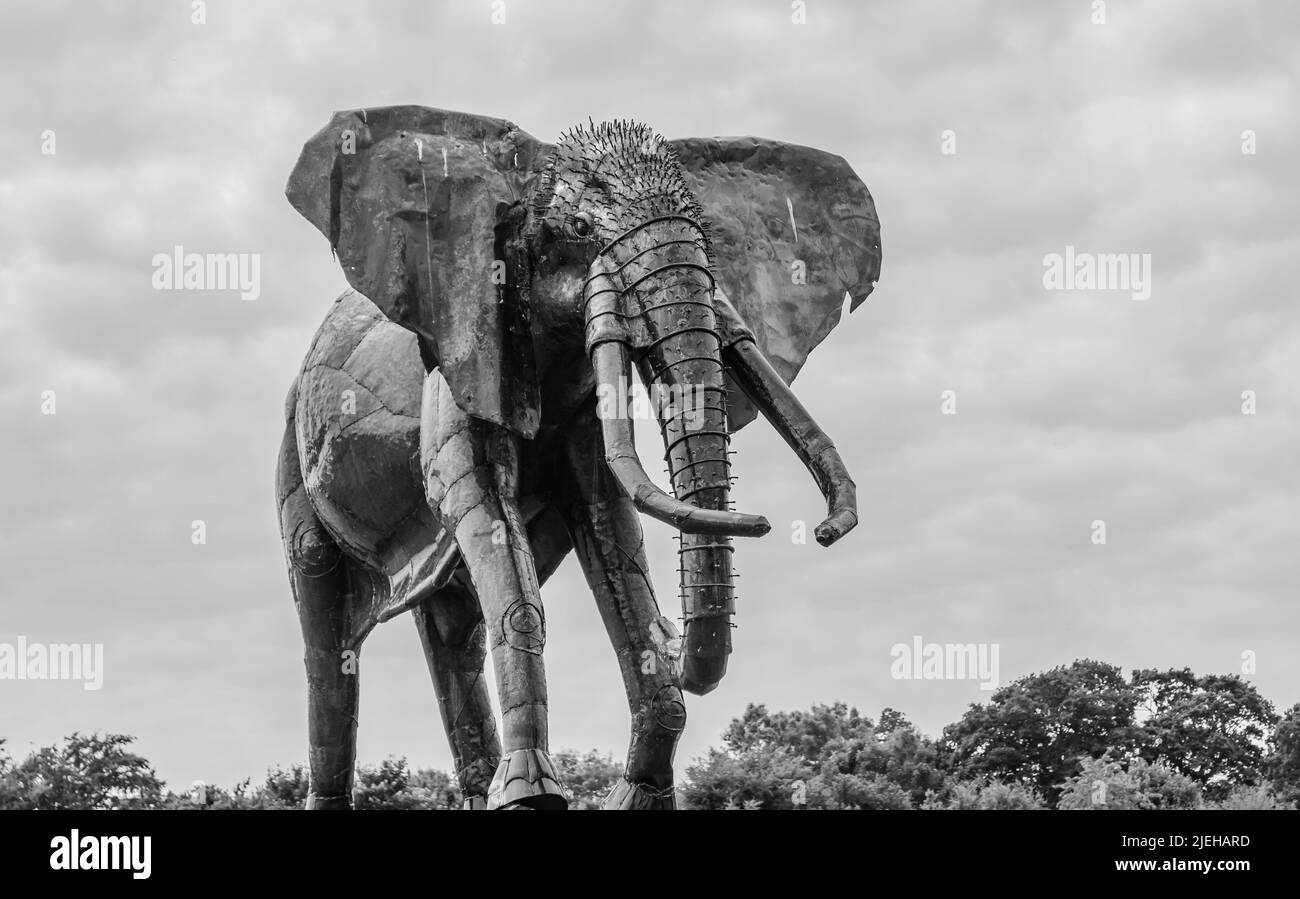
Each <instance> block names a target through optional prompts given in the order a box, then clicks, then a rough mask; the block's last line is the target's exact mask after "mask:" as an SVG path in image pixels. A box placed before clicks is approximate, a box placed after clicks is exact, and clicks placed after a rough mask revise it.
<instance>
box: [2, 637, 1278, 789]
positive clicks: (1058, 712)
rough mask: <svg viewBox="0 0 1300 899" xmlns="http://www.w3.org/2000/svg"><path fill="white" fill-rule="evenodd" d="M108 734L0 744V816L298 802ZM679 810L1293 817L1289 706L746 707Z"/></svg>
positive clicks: (1143, 682)
mask: <svg viewBox="0 0 1300 899" xmlns="http://www.w3.org/2000/svg"><path fill="white" fill-rule="evenodd" d="M133 742H134V738H132V737H129V736H126V735H123V734H106V735H103V736H100V735H98V734H92V735H89V736H85V735H82V734H79V733H74V734H72V735H71V736H68V737H66V738H65V739H64V740H63V741H62V743H61V744H58V745H55V746H47V747H43V748H41V749H37V750H34V751H32V752H31V753H29V754H28V755H27V757H26V758H24V759H22V760H21V761H15V760H14V759H13V758H11V757H10V755H9V754H8V752H7V747H6V745H5V741H4V740H3V739H0V809H68V808H90V809H113V808H168V809H211V810H219V809H301V808H303V807H304V805H305V803H306V799H307V792H308V773H307V771H306V769H305V768H304V767H303V766H302V765H290V766H289V767H287V768H282V767H275V768H272V769H269V770H268V771H267V773H266V777H265V779H264V780H263V781H262V782H261V783H258V784H254V783H253V782H252V781H251V779H245V780H243V781H241V782H240V783H238V784H236V785H235V786H233V787H231V788H229V789H225V788H222V787H217V786H206V787H204V788H203V789H202V790H199V791H197V792H188V791H187V792H181V793H176V792H171V791H167V790H166V789H165V786H164V784H163V783H162V782H161V781H160V780H159V779H158V777H157V775H156V774H155V773H154V769H153V767H152V766H151V765H150V764H149V762H148V761H146V760H145V759H144V758H142V757H141V756H139V755H137V754H136V753H134V752H132V751H131V744H132V743H133ZM553 758H554V761H555V763H556V766H557V769H558V771H559V773H560V777H561V779H562V780H563V781H564V783H565V786H566V788H567V789H568V790H569V792H570V808H575V809H594V808H599V806H600V803H601V802H602V801H603V800H604V798H605V796H606V795H607V794H608V792H609V790H610V789H611V788H612V786H613V785H614V783H615V782H616V781H617V780H618V778H619V777H621V776H622V774H623V767H622V765H621V763H619V762H616V761H615V760H614V758H613V757H612V756H610V755H608V754H602V753H600V752H598V751H596V750H594V749H593V750H590V751H588V752H585V753H579V752H575V751H573V750H560V751H558V752H556V753H555V754H554V756H553ZM679 797H680V800H681V801H680V804H681V805H682V807H684V808H693V809H726V810H758V809H794V808H806V809H926V810H936V809H1039V808H1061V809H1167V808H1210V809H1294V808H1296V806H1297V805H1298V804H1300V705H1295V706H1292V707H1291V708H1290V709H1288V710H1287V711H1286V712H1285V713H1284V714H1283V715H1281V716H1278V715H1277V714H1276V713H1275V712H1274V710H1273V706H1272V705H1271V704H1270V703H1269V702H1268V701H1267V700H1265V699H1264V698H1263V697H1262V696H1260V695H1259V693H1258V691H1257V690H1256V689H1255V688H1254V687H1253V686H1252V685H1251V684H1249V683H1247V682H1246V681H1244V680H1242V679H1241V678H1239V677H1237V676H1235V675H1206V676H1197V675H1195V674H1193V673H1192V672H1191V671H1190V670H1188V669H1185V668H1184V669H1170V670H1167V671H1159V670H1155V669H1143V670H1136V671H1134V672H1133V674H1132V679H1131V680H1126V679H1125V678H1124V676H1123V675H1122V673H1121V672H1120V670H1119V669H1118V668H1116V667H1115V666H1112V665H1107V664H1105V663H1102V662H1096V661H1092V660H1087V659H1085V660H1080V661H1076V662H1075V663H1073V664H1072V665H1068V666H1058V667H1056V668H1053V669H1051V670H1050V671H1046V672H1042V673H1039V674H1032V675H1028V676H1025V677H1022V678H1020V679H1018V680H1016V681H1014V682H1012V683H1010V684H1008V685H1006V686H1005V687H1003V688H1002V689H1000V690H998V691H996V692H995V693H994V694H993V695H992V697H991V698H990V699H989V701H988V702H987V703H985V704H982V705H972V706H970V708H968V709H967V711H966V713H965V714H964V715H963V716H962V717H961V719H960V720H959V721H957V722H956V723H954V724H951V725H949V726H948V727H947V728H945V729H944V732H943V736H942V738H941V740H940V741H939V742H937V743H936V741H934V740H932V739H930V738H929V737H927V736H925V735H924V734H922V733H920V732H919V731H918V730H917V729H916V727H915V726H914V725H913V724H912V723H911V722H910V721H909V720H908V719H907V718H906V717H905V716H904V715H903V714H902V713H900V712H898V711H896V710H894V709H889V708H886V709H884V710H882V711H881V713H880V716H879V718H878V719H877V721H876V722H873V721H872V720H871V719H870V718H867V717H865V716H863V715H861V714H859V713H858V711H857V709H855V708H851V707H849V706H848V705H847V704H845V703H843V702H834V703H830V704H821V703H819V704H816V705H813V706H812V707H811V708H810V709H807V710H797V711H792V712H785V711H778V712H772V711H769V710H768V709H767V708H766V707H765V706H763V705H758V704H750V705H748V706H747V707H746V708H745V710H744V712H743V713H742V714H741V716H740V717H738V718H736V719H734V720H733V721H732V722H731V723H730V724H729V725H728V726H727V728H726V730H725V732H724V733H723V735H722V745H721V746H719V747H716V748H712V749H709V750H708V751H707V753H706V754H705V755H704V756H703V757H702V758H698V759H696V760H695V762H694V763H693V764H691V765H690V766H689V767H688V768H687V771H686V778H685V781H684V783H683V784H682V785H681V787H680V789H679ZM353 799H354V803H355V806H356V807H357V808H359V809H459V808H460V805H461V794H460V790H459V788H458V786H457V784H456V781H455V779H454V778H453V777H452V776H451V775H449V774H447V773H446V772H443V771H435V770H431V769H424V770H418V771H414V772H412V771H411V769H410V767H409V766H408V764H407V762H406V759H404V758H390V759H387V760H385V761H383V762H381V763H380V764H379V765H378V766H365V765H362V766H358V768H357V770H356V783H355V787H354V791H353Z"/></svg>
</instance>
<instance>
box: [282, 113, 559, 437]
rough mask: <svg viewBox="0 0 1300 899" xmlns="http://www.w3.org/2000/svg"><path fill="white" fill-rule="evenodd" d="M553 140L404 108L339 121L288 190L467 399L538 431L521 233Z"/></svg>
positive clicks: (318, 141) (307, 153)
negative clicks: (525, 203) (530, 186)
mask: <svg viewBox="0 0 1300 899" xmlns="http://www.w3.org/2000/svg"><path fill="white" fill-rule="evenodd" d="M544 154H545V145H543V144H541V143H540V142H539V141H537V140H536V139H535V138H533V137H531V136H530V135H528V134H527V133H525V132H523V131H520V130H519V129H518V128H516V127H515V126H514V125H512V124H511V123H509V122H506V121H504V120H501V119H492V118H486V117H483V116H472V115H466V114H464V113H455V112H447V111H445V110H439V109H428V108H425V107H421V106H394V107H387V108H382V109H367V110H356V111H352V112H340V113H336V114H335V115H334V117H333V119H331V121H330V123H329V124H328V125H326V126H325V127H324V128H323V129H321V131H320V132H319V133H317V134H316V136H315V137H313V138H312V139H311V140H309V141H308V142H307V144H306V146H304V147H303V151H302V155H301V156H300V157H299V159H298V164H297V165H296V166H295V167H294V169H293V173H292V174H291V175H290V176H289V184H288V186H287V187H286V189H285V194H286V195H287V196H288V198H289V202H290V203H291V204H293V207H294V208H295V209H297V210H298V211H299V212H301V213H302V214H303V216H304V217H306V219H307V220H308V221H310V222H311V223H312V224H313V225H315V226H316V227H317V229H319V230H320V232H321V233H322V234H324V235H325V236H326V237H327V238H329V241H330V246H331V247H332V248H333V250H334V251H335V253H337V255H338V260H339V264H340V265H341V266H342V267H343V272H344V274H345V275H346V276H347V279H348V282H349V283H350V284H351V285H352V286H353V287H354V288H355V289H356V290H357V291H358V292H360V293H361V294H363V295H365V296H366V297H367V298H368V299H370V301H371V302H373V303H374V304H375V305H376V306H378V307H379V308H380V310H381V311H383V313H384V314H385V315H387V316H388V317H389V318H390V319H392V320H393V321H394V322H396V323H397V324H399V325H402V326H403V327H405V328H408V329H409V330H411V331H414V332H415V333H416V334H418V335H420V336H421V337H422V338H423V339H424V340H423V343H424V345H425V348H426V350H429V351H431V352H432V355H433V356H434V357H436V359H435V360H431V361H436V363H437V365H438V368H439V370H440V371H441V372H442V374H443V376H444V377H445V378H446V379H447V383H448V384H449V385H450V386H451V390H452V395H453V396H454V397H455V398H456V402H457V403H458V404H459V405H460V406H461V408H463V409H464V410H465V411H466V412H469V413H470V414H471V415H474V416H475V417H477V418H481V419H485V420H487V421H492V422H496V423H497V424H500V425H503V426H505V427H507V428H510V429H512V430H514V431H516V432H517V433H519V434H521V435H523V436H525V437H531V436H533V434H535V433H536V431H537V426H538V422H539V419H540V408H539V394H538V385H537V380H536V374H535V366H534V361H533V346H532V333H531V328H530V326H529V323H528V308H527V291H526V287H527V280H528V273H527V271H526V270H524V261H523V259H522V258H520V254H518V253H514V252H511V248H510V244H511V239H512V238H513V237H515V231H516V228H517V227H518V225H519V224H521V215H520V213H521V211H522V209H521V206H520V201H521V200H522V199H523V194H524V191H525V189H526V188H525V184H526V182H527V181H528V179H529V177H530V176H531V175H532V174H533V172H534V170H535V168H538V167H540V165H541V163H542V161H543V159H542V157H543V156H544Z"/></svg>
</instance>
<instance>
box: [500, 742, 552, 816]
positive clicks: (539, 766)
mask: <svg viewBox="0 0 1300 899" xmlns="http://www.w3.org/2000/svg"><path fill="white" fill-rule="evenodd" d="M517 806H524V807H526V808H534V809H546V810H559V811H562V810H564V809H566V808H568V807H569V800H568V799H566V798H565V796H564V788H563V787H561V786H560V776H559V775H558V774H557V773H556V772H555V765H554V764H553V763H552V762H551V757H550V756H549V755H547V754H546V753H545V752H543V751H542V750H540V749H516V750H514V751H513V752H507V753H506V754H505V757H504V758H503V759H501V764H500V765H498V766H497V773H496V776H495V777H493V778H492V786H491V787H489V788H488V798H487V807H488V808H490V809H504V808H512V807H517Z"/></svg>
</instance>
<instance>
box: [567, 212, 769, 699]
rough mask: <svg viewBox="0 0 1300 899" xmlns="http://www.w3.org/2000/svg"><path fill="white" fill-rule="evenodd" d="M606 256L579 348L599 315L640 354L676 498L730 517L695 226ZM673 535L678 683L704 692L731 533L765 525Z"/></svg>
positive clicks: (728, 602) (713, 348)
mask: <svg viewBox="0 0 1300 899" xmlns="http://www.w3.org/2000/svg"><path fill="white" fill-rule="evenodd" d="M606 255H607V257H608V262H607V264H606V265H605V266H604V267H603V271H602V274H601V275H599V276H597V277H593V278H592V279H591V280H589V282H588V289H587V299H588V305H587V315H588V340H589V341H591V340H592V337H593V333H595V334H596V335H597V336H599V335H600V334H602V333H608V332H606V331H605V329H606V328H607V327H609V325H608V324H607V323H601V322H600V321H599V319H600V318H601V317H605V316H607V317H609V318H611V319H613V320H614V327H615V328H616V329H622V331H623V332H625V333H623V334H621V335H620V343H622V342H626V343H630V344H631V345H633V346H636V347H640V348H641V355H640V357H639V358H638V359H637V366H638V368H639V370H640V373H641V379H642V381H643V382H644V383H645V385H646V387H647V389H648V390H649V392H650V395H651V402H652V405H653V406H654V407H655V409H656V413H657V415H658V418H659V422H660V427H661V429H662V431H663V437H664V447H665V460H666V461H667V463H668V470H669V474H670V476H671V478H672V486H673V493H674V495H675V496H676V499H677V500H678V501H679V502H682V503H687V504H689V505H690V506H691V507H692V508H694V509H697V510H700V511H699V514H701V515H708V516H723V515H734V514H735V513H732V512H730V511H729V509H730V501H729V493H730V485H731V479H730V471H729V466H730V463H729V460H728V450H727V446H728V443H729V440H730V437H729V435H728V431H727V412H726V393H725V387H724V381H723V371H722V362H721V347H720V342H719V339H718V334H717V330H716V326H715V321H714V310H713V289H714V288H713V279H712V276H711V274H710V272H709V269H708V258H707V256H706V255H705V251H704V240H703V235H702V234H701V233H700V230H699V227H698V225H696V224H695V223H694V222H692V221H690V220H688V219H686V218H684V217H676V216H669V217H665V218H663V219H659V220H655V221H652V222H650V223H647V224H645V225H643V226H641V227H639V228H637V229H635V231H634V233H632V234H630V235H628V236H625V238H624V239H621V240H620V241H616V242H615V243H614V244H612V245H611V246H610V248H608V249H607V250H606ZM602 278H603V279H604V281H603V282H602V280H601V279H602ZM601 283H605V284H606V285H607V286H606V288H605V289H606V290H607V291H608V292H609V293H617V301H616V302H615V303H611V302H610V298H609V297H606V298H605V301H604V302H602V300H601V296H600V292H601V289H602V288H601V287H600V286H599V285H600V284H601ZM593 285H595V286H593ZM607 449H608V447H607ZM681 530H682V534H681V548H680V571H681V591H682V617H683V619H684V621H685V633H684V634H683V641H682V682H681V685H682V688H683V689H686V690H689V691H690V692H692V693H697V694H704V693H707V692H709V691H710V690H712V689H713V688H714V687H716V686H717V685H718V683H719V681H721V679H722V676H723V674H724V673H725V672H726V668H727V656H728V654H729V653H730V652H731V617H732V615H733V614H734V613H735V596H734V587H733V582H732V581H733V577H732V571H731V554H732V546H731V540H730V535H732V534H736V535H742V534H743V535H751V534H761V533H766V532H767V530H768V527H767V522H766V521H762V527H761V529H759V530H748V531H747V530H736V529H732V530H717V531H713V532H712V533H702V532H700V530H699V529H692V530H693V531H694V532H692V530H688V529H687V528H686V527H682V528H681Z"/></svg>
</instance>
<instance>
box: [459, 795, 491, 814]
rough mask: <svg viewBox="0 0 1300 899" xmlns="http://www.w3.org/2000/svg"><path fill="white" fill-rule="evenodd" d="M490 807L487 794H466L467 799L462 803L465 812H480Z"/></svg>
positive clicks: (461, 806) (462, 809)
mask: <svg viewBox="0 0 1300 899" xmlns="http://www.w3.org/2000/svg"><path fill="white" fill-rule="evenodd" d="M487 807H488V801H487V797H486V796H466V797H465V801H464V802H462V803H461V804H460V809H461V811H463V812H478V811H482V810H483V809H486V808H487Z"/></svg>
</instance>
